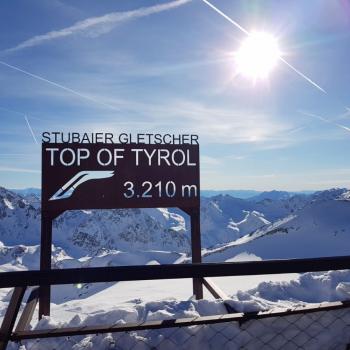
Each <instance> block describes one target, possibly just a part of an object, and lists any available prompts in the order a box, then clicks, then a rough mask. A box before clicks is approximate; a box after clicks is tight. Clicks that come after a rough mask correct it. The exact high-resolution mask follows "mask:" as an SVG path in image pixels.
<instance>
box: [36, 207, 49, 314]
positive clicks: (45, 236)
mask: <svg viewBox="0 0 350 350" xmlns="http://www.w3.org/2000/svg"><path fill="white" fill-rule="evenodd" d="M51 245H52V218H51V216H50V215H49V214H48V213H47V212H45V211H43V212H42V213H41V247H40V270H41V271H43V270H50V269H51ZM50 294H51V286H50V285H49V284H48V285H42V286H40V290H39V319H41V318H42V317H43V316H44V315H45V316H50Z"/></svg>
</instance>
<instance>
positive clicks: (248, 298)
mask: <svg viewBox="0 0 350 350" xmlns="http://www.w3.org/2000/svg"><path fill="white" fill-rule="evenodd" d="M349 198H350V191H348V190H346V189H332V190H329V191H323V192H317V193H315V194H310V195H306V194H288V193H286V192H278V191H273V192H272V193H261V194H260V195H258V196H256V197H253V198H250V199H239V198H234V197H231V196H229V195H218V196H215V197H212V198H203V199H202V202H201V228H202V243H203V251H202V256H203V260H204V261H206V262H224V261H226V262H229V261H252V260H262V259H274V258H304V257H319V256H332V255H348V254H349V247H350V215H349V214H350V200H349ZM39 228H40V201H39V199H38V198H37V197H36V196H35V195H33V194H31V193H26V195H25V196H22V195H20V194H16V193H14V192H11V191H8V190H6V189H4V188H0V241H1V242H0V271H1V272H6V271H18V270H28V269H38V267H39V253H40V249H39V246H38V243H39V239H40V235H39V232H40V231H39ZM189 249H190V232H189V221H188V217H187V216H186V215H184V214H183V213H182V212H181V211H179V210H176V209H140V210H111V211H86V210H85V211H74V212H67V213H65V214H64V215H62V216H60V217H59V218H58V219H57V220H55V223H54V246H53V248H52V267H53V268H58V269H60V268H73V267H95V266H119V265H144V264H181V263H187V262H190V261H191V257H190V255H189ZM213 281H214V282H215V283H216V284H217V285H218V286H219V287H220V288H221V289H222V290H223V291H224V292H225V293H226V294H227V295H228V296H229V300H228V301H226V302H227V303H230V304H231V305H232V306H233V307H234V309H235V310H237V311H256V310H266V309H271V308H288V307H291V306H296V305H302V304H305V303H319V302H323V301H335V300H344V299H349V297H350V272H349V271H330V272H324V273H306V274H302V275H299V274H288V275H282V274H281V275H269V276H241V277H220V278H213ZM10 294H11V291H10V290H8V289H2V290H0V316H1V317H3V315H4V311H5V309H6V306H7V303H8V301H9V298H10ZM51 307H52V317H51V318H50V319H44V320H42V321H41V322H40V323H39V324H37V325H36V322H37V319H36V315H35V318H34V319H33V322H32V326H33V327H45V326H50V327H56V326H62V325H70V326H73V325H87V324H93V323H118V322H137V321H142V320H155V319H167V318H174V317H190V316H198V315H210V314H220V313H225V312H226V309H225V307H224V305H223V302H222V301H216V300H214V299H213V298H212V297H211V296H210V295H209V293H208V292H206V294H205V299H204V300H201V301H196V300H194V299H193V298H192V281H191V280H188V279H179V280H158V281H134V282H118V283H99V284H84V285H65V286H55V287H53V288H52V306H51ZM103 339H105V338H103ZM101 341H102V340H101ZM103 341H104V340H103ZM43 344H46V345H45V346H49V347H48V348H50V347H51V348H52V349H53V348H54V347H55V346H56V345H57V344H56V345H52V344H53V343H52V344H51V343H43ZM48 344H49V345H48ZM50 344H51V345H50ZM95 345H96V344H94V346H95ZM99 346H102V345H101V344H100V345H99ZM46 348H47V347H46ZM46 348H45V347H38V349H46ZM82 348H83V347H82ZM99 348H103V347H99ZM76 349H80V348H79V347H76Z"/></svg>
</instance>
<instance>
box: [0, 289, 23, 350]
mask: <svg viewBox="0 0 350 350" xmlns="http://www.w3.org/2000/svg"><path fill="white" fill-rule="evenodd" d="M25 291H26V287H16V288H15V289H14V291H13V293H12V297H11V300H10V303H9V305H8V307H7V310H6V314H5V316H4V319H3V321H2V324H1V330H0V350H6V347H7V344H8V342H9V340H10V336H11V333H12V330H13V327H14V325H15V322H16V318H17V314H18V311H19V308H20V306H21V303H22V299H23V296H24V292H25Z"/></svg>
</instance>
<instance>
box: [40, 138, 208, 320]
mask: <svg viewBox="0 0 350 350" xmlns="http://www.w3.org/2000/svg"><path fill="white" fill-rule="evenodd" d="M157 207H164V208H166V207H178V208H180V209H182V210H183V211H185V212H186V213H187V214H188V215H189V216H190V218H191V239H192V243H191V248H192V262H193V263H200V262H201V241H200V210H199V207H200V181H199V145H198V144H195V145H192V144H180V145H175V144H166V145H163V144H162V145H159V144H158V145H153V144H105V143H103V144H101V143H99V144H78V143H73V144H70V143H43V145H42V216H41V255H40V269H41V270H50V269H51V244H52V222H53V220H54V219H55V218H56V217H58V216H59V215H60V214H62V213H63V212H65V211H66V210H78V209H116V208H157ZM193 293H194V295H195V296H196V298H198V299H200V298H203V290H202V282H201V279H198V278H194V279H193ZM49 314H50V286H41V288H40V301H39V317H42V316H43V315H49Z"/></svg>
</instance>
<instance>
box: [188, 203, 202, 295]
mask: <svg viewBox="0 0 350 350" xmlns="http://www.w3.org/2000/svg"><path fill="white" fill-rule="evenodd" d="M190 217H191V248H192V263H201V262H202V246H201V229H200V211H199V208H198V209H196V210H193V211H192V213H191V215H190ZM193 294H194V296H195V297H196V299H203V284H202V279H201V278H193Z"/></svg>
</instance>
